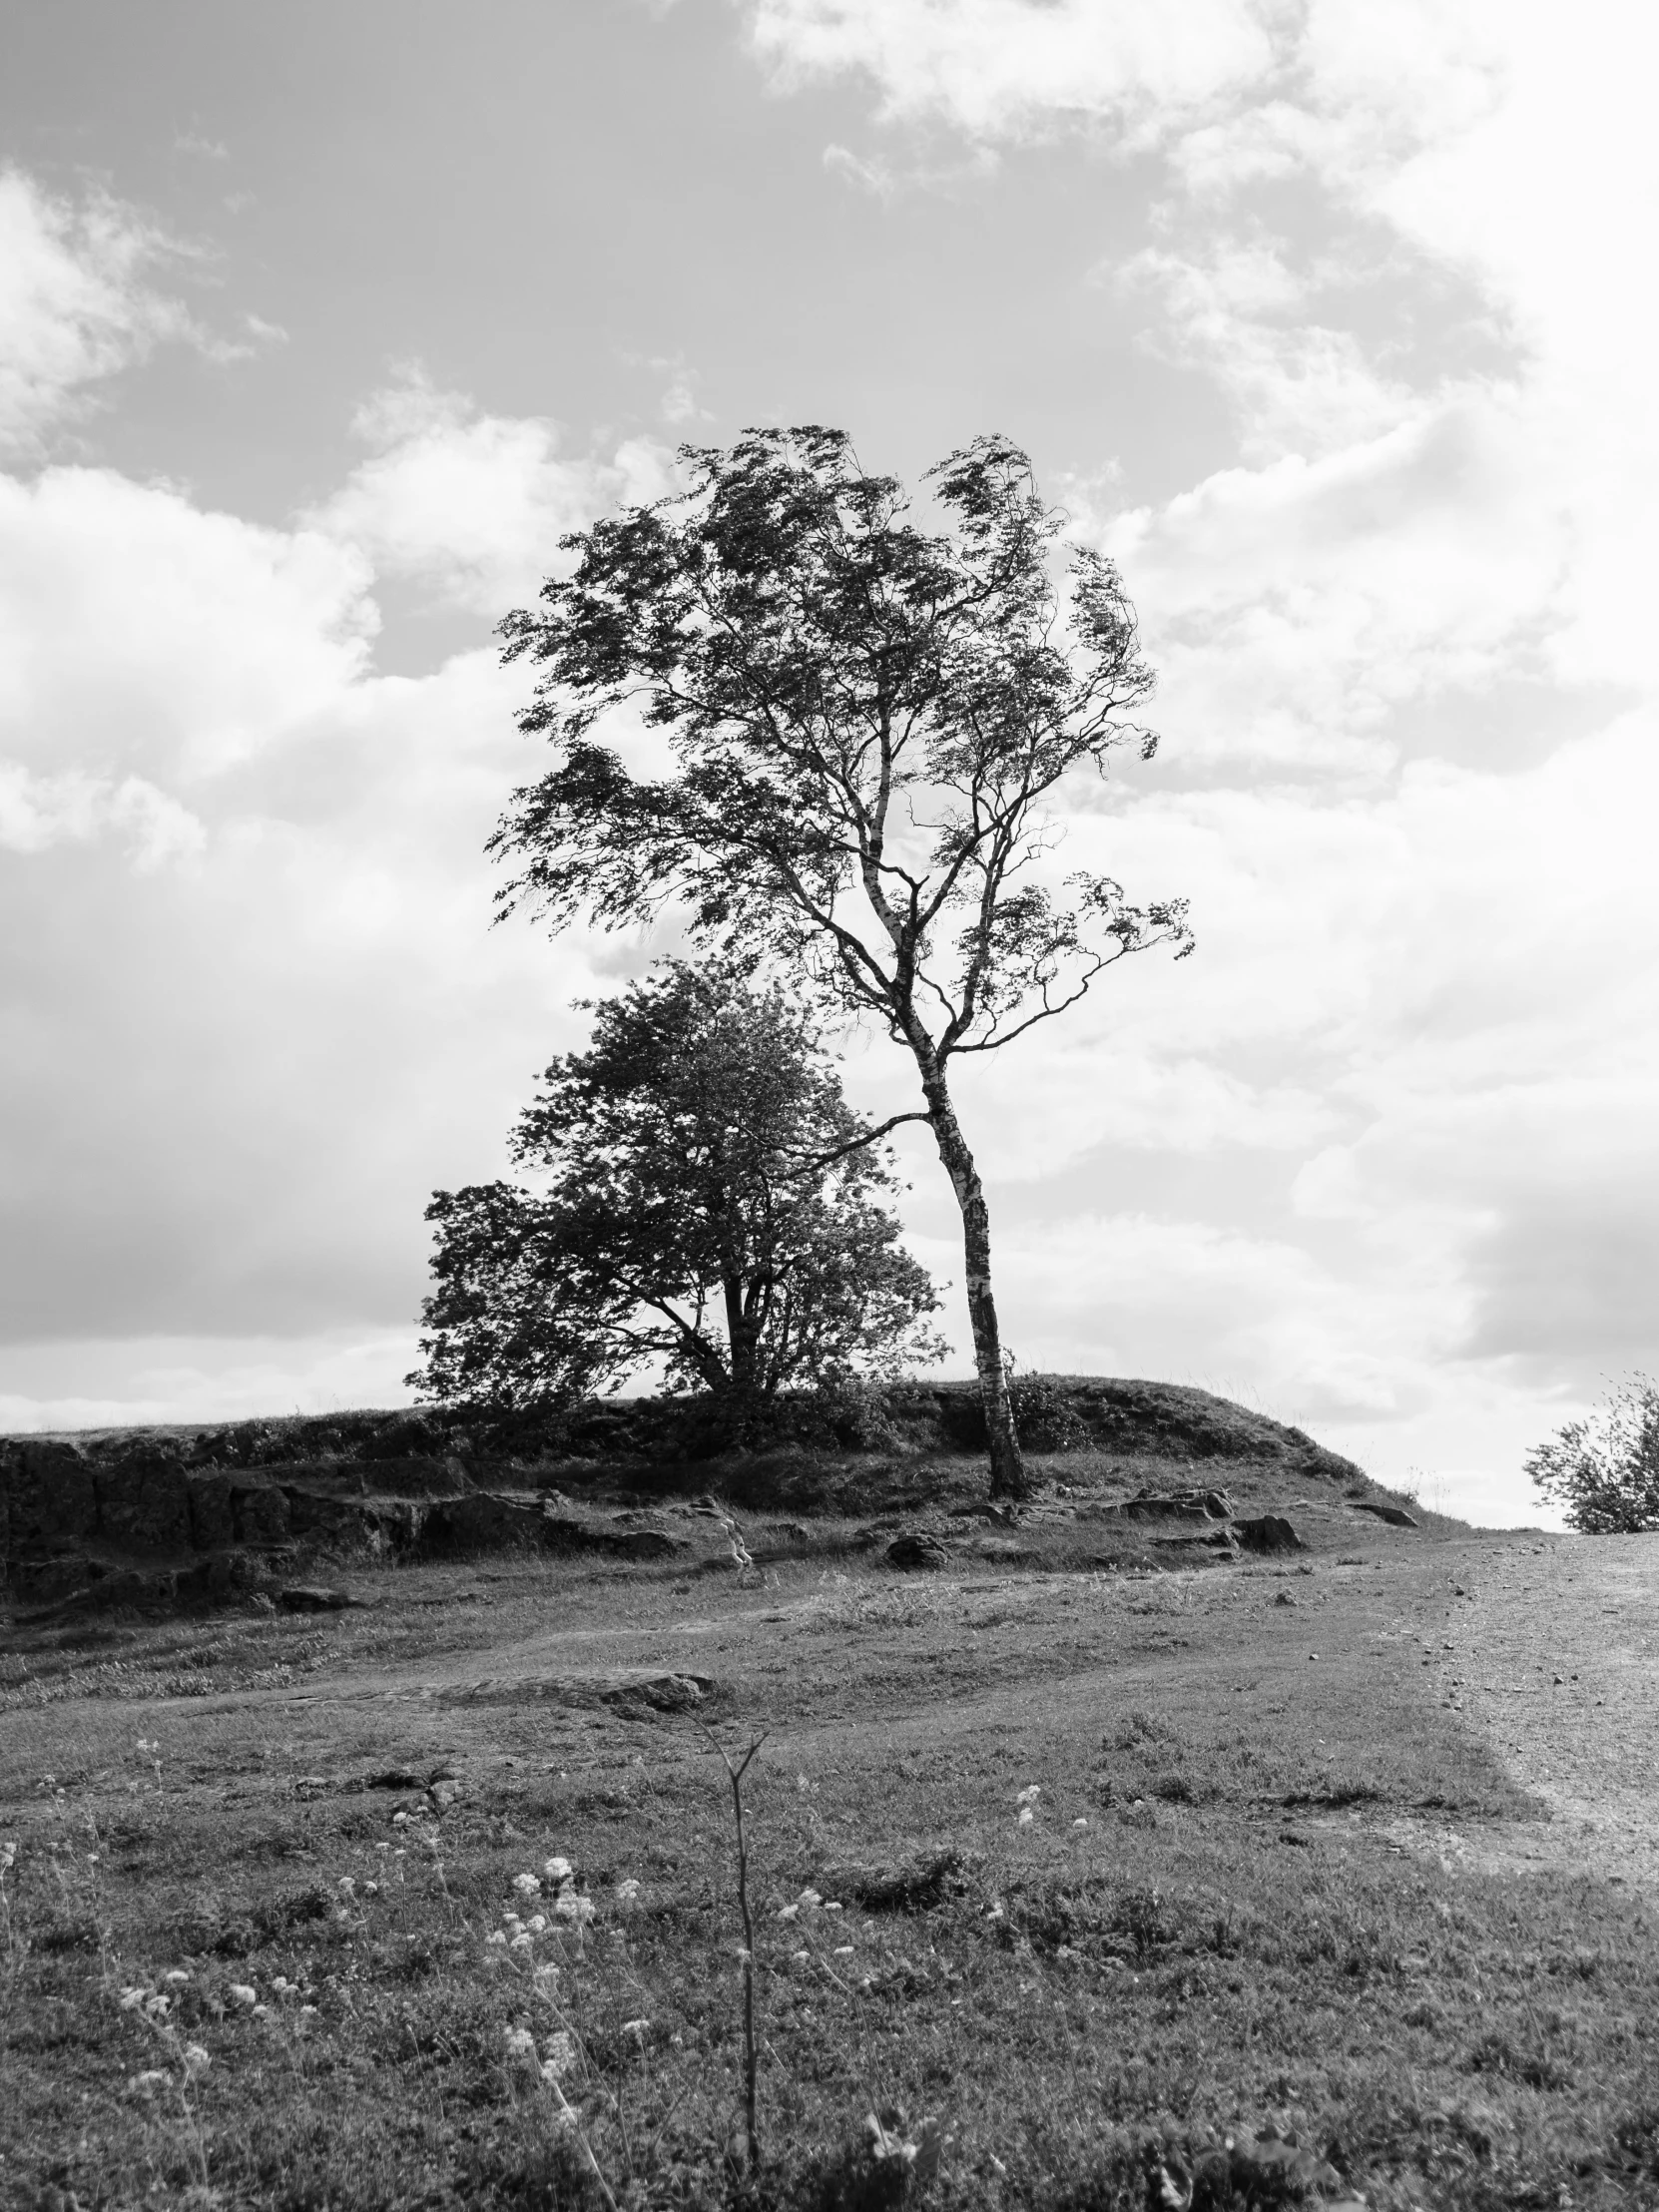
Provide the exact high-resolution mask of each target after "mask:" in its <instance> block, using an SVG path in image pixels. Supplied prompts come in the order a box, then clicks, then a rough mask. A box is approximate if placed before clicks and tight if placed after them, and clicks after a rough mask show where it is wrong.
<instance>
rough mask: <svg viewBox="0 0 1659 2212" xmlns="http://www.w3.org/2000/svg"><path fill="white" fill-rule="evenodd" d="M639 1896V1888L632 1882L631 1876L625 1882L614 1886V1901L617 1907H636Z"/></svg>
mask: <svg viewBox="0 0 1659 2212" xmlns="http://www.w3.org/2000/svg"><path fill="white" fill-rule="evenodd" d="M639 1895H640V1886H639V1884H638V1883H637V1882H636V1881H635V1880H634V1877H633V1876H632V1875H630V1876H629V1877H628V1879H627V1881H626V1882H619V1883H618V1884H617V1886H616V1901H617V1903H618V1905H637V1904H638V1903H639Z"/></svg>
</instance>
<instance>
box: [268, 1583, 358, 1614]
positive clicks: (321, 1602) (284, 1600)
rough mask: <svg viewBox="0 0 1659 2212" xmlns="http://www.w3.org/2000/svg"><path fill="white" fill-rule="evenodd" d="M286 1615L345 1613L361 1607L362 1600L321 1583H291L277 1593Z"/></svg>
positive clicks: (278, 1600) (279, 1603)
mask: <svg viewBox="0 0 1659 2212" xmlns="http://www.w3.org/2000/svg"><path fill="white" fill-rule="evenodd" d="M362 1602H363V1601H362V1599H361V1598H360V1597H352V1596H351V1595H350V1594H349V1592H347V1591H345V1590H330V1589H327V1588H325V1587H324V1586H323V1585H322V1584H321V1583H319V1582H290V1583H289V1584H288V1585H287V1586H286V1588H285V1589H281V1590H278V1591H277V1604H278V1605H279V1606H280V1607H281V1608H282V1611H283V1612H284V1613H343V1612H346V1611H347V1610H348V1609H352V1608H356V1607H360V1606H361V1604H362Z"/></svg>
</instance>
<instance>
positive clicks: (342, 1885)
mask: <svg viewBox="0 0 1659 2212" xmlns="http://www.w3.org/2000/svg"><path fill="white" fill-rule="evenodd" d="M334 1888H335V1889H336V1890H337V1891H338V1892H339V1894H340V1896H341V1897H342V1898H354V1897H355V1896H356V1894H357V1885H356V1884H355V1883H354V1882H353V1881H352V1879H351V1877H350V1876H349V1875H348V1874H342V1875H341V1876H340V1878H339V1880H338V1881H337V1882H336V1883H335V1884H334Z"/></svg>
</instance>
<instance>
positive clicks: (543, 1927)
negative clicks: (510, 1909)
mask: <svg viewBox="0 0 1659 2212" xmlns="http://www.w3.org/2000/svg"><path fill="white" fill-rule="evenodd" d="M525 1925H526V1927H527V1928H528V1929H529V1931H530V1933H531V1935H532V1936H543V1935H545V1934H546V1933H547V1915H546V1914H545V1913H533V1914H532V1915H531V1916H530V1919H529V1920H528V1921H527V1922H526V1924H525Z"/></svg>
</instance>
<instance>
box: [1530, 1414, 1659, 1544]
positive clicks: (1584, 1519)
mask: <svg viewBox="0 0 1659 2212" xmlns="http://www.w3.org/2000/svg"><path fill="white" fill-rule="evenodd" d="M1526 1471H1527V1473H1528V1474H1529V1475H1530V1476H1531V1477H1532V1480H1533V1482H1534V1484H1535V1485H1536V1487H1537V1490H1538V1492H1539V1495H1540V1496H1542V1497H1545V1498H1547V1499H1548V1500H1549V1502H1550V1503H1551V1504H1552V1505H1559V1506H1560V1507H1562V1509H1563V1510H1564V1512H1565V1514H1566V1519H1567V1526H1568V1527H1569V1528H1576V1529H1578V1530H1579V1532H1580V1533H1581V1534H1583V1535H1586V1536H1640V1535H1646V1534H1650V1533H1651V1532H1652V1531H1654V1530H1656V1529H1659V1383H1654V1382H1653V1381H1652V1380H1651V1379H1650V1378H1649V1377H1647V1376H1645V1375H1637V1376H1633V1377H1632V1378H1631V1380H1630V1381H1629V1382H1628V1383H1624V1384H1623V1385H1622V1386H1621V1387H1620V1388H1618V1389H1616V1390H1614V1391H1612V1392H1611V1394H1610V1395H1609V1397H1608V1399H1607V1402H1606V1404H1605V1405H1604V1406H1603V1407H1602V1409H1601V1411H1600V1412H1599V1413H1595V1414H1592V1415H1591V1417H1590V1418H1589V1419H1588V1420H1572V1421H1568V1422H1567V1424H1566V1426H1565V1427H1564V1428H1562V1429H1559V1430H1557V1432H1556V1434H1555V1435H1554V1436H1552V1437H1551V1439H1550V1440H1549V1442H1548V1443H1547V1444H1539V1445H1538V1446H1537V1447H1536V1449H1535V1450H1533V1451H1530V1452H1528V1454H1527V1458H1526Z"/></svg>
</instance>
